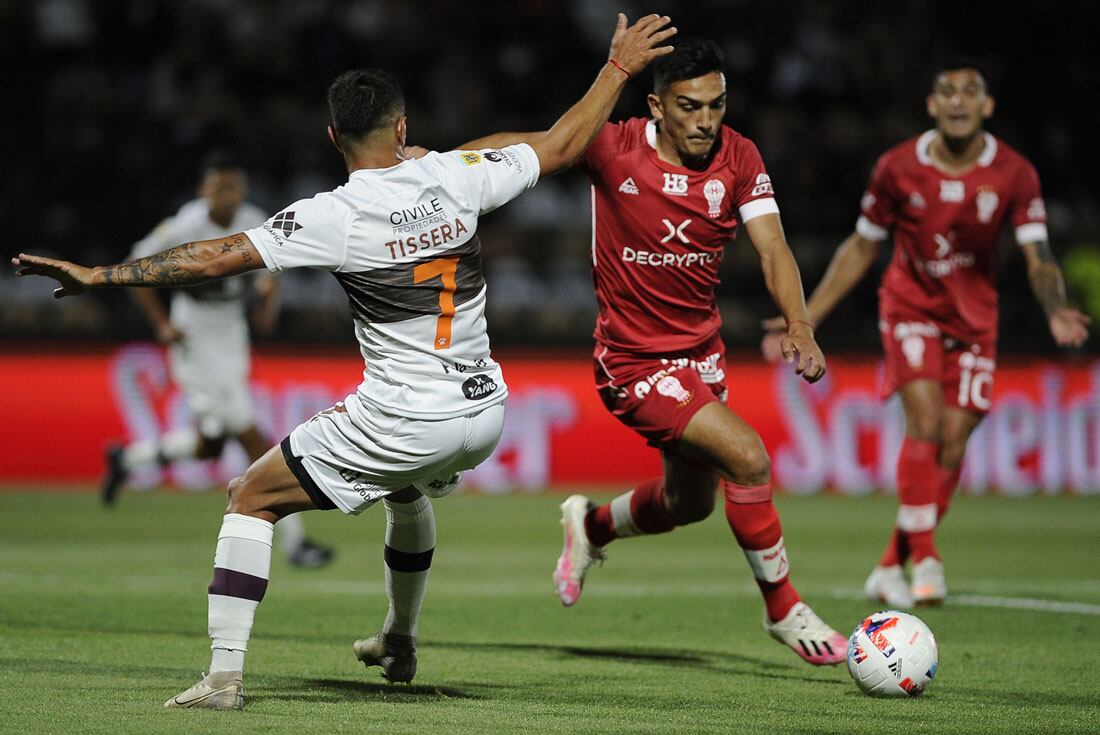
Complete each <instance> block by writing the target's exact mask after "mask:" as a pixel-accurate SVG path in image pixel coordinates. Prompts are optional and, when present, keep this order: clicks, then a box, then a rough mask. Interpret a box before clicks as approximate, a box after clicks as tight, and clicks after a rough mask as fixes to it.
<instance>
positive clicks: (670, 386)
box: [463, 38, 846, 664]
mask: <svg viewBox="0 0 1100 735" xmlns="http://www.w3.org/2000/svg"><path fill="white" fill-rule="evenodd" d="M654 76H655V85H654V92H653V93H652V94H650V95H649V107H650V111H651V113H652V119H648V120H647V119H637V118H636V119H632V120H627V121H625V122H621V123H617V124H606V125H604V127H603V130H602V131H601V132H600V133H599V135H597V137H596V139H595V140H594V141H593V142H592V144H591V145H590V146H589V147H588V149H587V151H586V152H585V153H584V155H583V156H582V157H581V159H580V161H579V162H578V165H579V166H580V168H581V169H582V170H583V171H584V172H585V173H586V174H588V177H589V179H590V180H591V182H592V208H593V222H594V225H593V228H594V232H593V238H592V271H593V278H594V280H595V286H596V300H597V302H598V304H599V316H598V318H597V323H596V335H595V336H596V348H595V355H594V370H595V377H596V385H597V388H598V390H599V394H600V397H601V398H602V399H603V402H604V404H605V405H606V406H607V408H608V410H610V411H611V413H612V414H613V415H614V416H615V417H616V418H618V419H619V420H620V421H622V422H623V423H624V424H626V425H627V426H629V427H630V428H632V429H633V430H635V431H636V432H638V433H639V434H640V435H642V436H643V437H645V438H646V439H647V440H648V442H649V443H650V444H651V445H653V446H654V447H657V448H659V449H660V450H661V452H662V454H663V457H664V474H663V475H662V476H660V477H655V478H653V479H650V480H648V481H646V482H643V483H641V484H640V485H638V486H637V487H636V488H634V489H633V490H631V491H630V492H628V493H626V494H624V495H621V496H619V497H617V498H615V499H614V500H612V501H611V502H610V503H609V504H607V505H604V506H600V507H595V506H594V505H593V504H592V503H591V502H590V501H589V500H588V498H586V497H584V496H581V495H573V496H571V497H569V498H568V499H567V500H566V501H565V502H564V503H562V506H561V507H562V516H563V517H562V525H563V526H564V529H565V547H564V549H563V551H562V554H561V557H560V559H559V560H558V564H557V568H556V569H555V571H554V582H555V586H556V588H557V593H558V596H559V597H560V599H561V601H562V603H564V604H565V605H567V606H569V605H573V604H574V603H575V602H577V600H578V598H579V597H580V594H581V588H582V585H583V583H584V579H585V574H586V572H587V571H588V569H589V567H590V566H591V565H592V563H593V562H594V561H596V560H602V559H603V558H604V551H603V549H604V547H605V546H606V545H607V544H608V543H610V542H611V541H613V540H614V539H618V538H624V537H628V536H639V535H645V534H655V533H665V532H668V531H671V530H673V529H674V528H676V527H677V526H682V525H687V524H689V523H695V522H697V521H701V520H703V519H704V518H706V517H707V516H709V515H710V513H711V512H712V511H713V510H714V504H715V490H716V489H717V488H718V487H719V486H721V487H722V489H723V491H724V496H725V510H726V517H727V519H728V520H729V525H730V527H731V529H732V531H733V533H734V536H735V537H736V539H737V542H738V544H739V545H740V546H741V548H742V550H743V551H744V554H745V557H746V559H747V560H748V563H749V566H750V567H751V569H752V572H753V574H754V576H755V577H756V580H757V582H758V584H759V587H760V589H761V592H762V593H763V596H764V601H765V608H766V610H765V617H764V627H765V629H766V630H767V631H768V632H769V633H770V634H771V635H772V636H773V637H775V638H776V639H778V640H779V641H780V642H782V643H784V644H786V645H788V646H790V647H791V648H792V649H793V650H794V651H795V652H796V653H797V654H798V655H799V656H801V657H802V658H803V659H805V660H806V661H808V662H810V663H812V664H836V663H838V662H840V661H842V660H844V655H845V646H846V640H845V638H844V637H843V636H841V635H839V634H838V633H837V632H836V631H835V630H833V629H832V628H830V627H829V626H828V625H826V624H825V623H824V622H822V620H821V619H820V618H819V617H818V616H817V615H816V614H814V612H813V610H811V609H810V607H809V606H808V605H807V604H806V603H804V602H802V600H801V598H800V597H799V595H798V592H797V591H796V590H795V588H794V586H793V585H792V584H791V582H790V580H789V578H788V572H789V565H788V561H787V554H786V551H785V548H784V544H783V534H782V528H781V526H780V521H779V515H778V513H777V512H776V509H775V505H774V504H773V503H772V483H771V463H770V460H769V458H768V454H767V451H766V450H765V448H764V444H763V442H762V441H761V440H760V437H759V436H758V435H757V433H756V431H755V430H753V428H752V427H751V426H749V425H748V424H747V423H745V422H744V421H743V420H742V419H741V418H740V417H739V416H737V414H735V413H734V412H733V411H731V410H730V409H729V408H728V407H727V406H726V394H727V388H726V374H725V347H724V345H723V344H722V341H721V339H720V337H719V336H718V326H719V323H720V318H719V315H718V310H717V308H716V304H715V297H714V288H715V286H716V285H717V283H718V266H719V263H720V261H721V259H722V254H723V252H724V250H725V247H726V245H728V244H729V243H730V242H731V241H732V240H733V238H734V235H735V234H736V231H737V227H738V225H739V224H743V225H744V226H745V229H746V231H747V232H748V235H749V239H750V240H751V241H752V244H753V247H754V248H755V249H756V250H757V252H758V254H759V256H760V261H761V266H762V269H763V272H764V278H765V281H766V283H767V287H768V289H769V291H770V292H771V294H772V296H773V298H774V299H775V302H776V304H777V305H778V306H779V308H780V310H781V311H782V313H783V314H784V316H785V317H786V319H787V324H788V330H787V333H786V335H785V336H784V338H783V353H784V355H785V356H786V358H787V359H788V361H795V360H797V366H796V371H797V372H798V373H799V374H801V375H802V376H803V377H804V378H805V379H806V380H808V381H810V382H813V381H815V380H817V379H818V378H820V377H821V376H822V375H823V374H824V372H825V362H824V358H823V357H822V354H821V351H820V349H819V348H818V346H817V344H816V343H815V341H814V337H813V331H812V329H811V327H810V324H809V320H808V317H807V315H806V311H805V308H806V307H805V302H804V298H803V293H802V282H801V279H800V276H799V272H798V266H797V265H796V264H795V261H794V257H793V256H792V255H791V252H790V249H789V247H788V246H787V242H786V239H785V238H784V236H783V230H782V226H781V224H780V219H779V207H778V206H777V205H776V202H775V197H774V193H773V190H772V184H771V180H770V179H769V177H768V174H767V171H766V170H765V168H764V164H763V162H762V161H761V158H760V154H759V152H758V151H757V149H756V146H755V145H753V143H752V142H751V141H749V140H748V139H747V138H745V137H743V136H741V135H739V134H738V133H736V132H734V131H733V130H732V129H730V128H728V127H726V126H725V125H723V124H722V117H723V115H724V113H725V106H726V81H725V76H724V74H723V58H722V52H721V50H720V49H719V47H718V46H717V44H715V43H713V42H711V41H705V40H701V39H690V38H680V39H677V41H676V42H675V50H674V51H673V52H672V53H671V54H669V55H667V56H665V57H663V58H661V59H659V60H658V61H657V62H655V64H654ZM539 135H540V134H538V133H534V134H507V135H505V136H493V137H490V138H485V139H481V140H477V141H473V142H471V143H468V144H466V146H463V147H465V148H484V147H486V146H488V147H493V146H499V145H503V144H508V143H514V142H521V141H530V140H534V139H537V138H538V136H539ZM736 389H737V385H736V381H734V390H735V391H736Z"/></svg>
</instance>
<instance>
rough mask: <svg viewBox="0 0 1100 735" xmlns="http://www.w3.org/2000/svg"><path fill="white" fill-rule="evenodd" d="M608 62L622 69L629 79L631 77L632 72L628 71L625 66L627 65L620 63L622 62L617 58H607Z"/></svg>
mask: <svg viewBox="0 0 1100 735" xmlns="http://www.w3.org/2000/svg"><path fill="white" fill-rule="evenodd" d="M607 63H608V64H611V66H613V67H615V68H616V69H618V70H619V71H621V72H622V73H623V74H626V78H627V79H630V77H631V74H630V72H628V71H627V70H626V67H625V66H623V65H622V64H620V63H619V62H618V61H617V60H615V59H614V58H611V59H608V60H607Z"/></svg>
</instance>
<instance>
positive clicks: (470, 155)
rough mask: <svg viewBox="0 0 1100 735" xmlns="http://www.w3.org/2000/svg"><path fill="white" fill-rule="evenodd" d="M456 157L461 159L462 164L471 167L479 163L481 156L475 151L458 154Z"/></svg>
mask: <svg viewBox="0 0 1100 735" xmlns="http://www.w3.org/2000/svg"><path fill="white" fill-rule="evenodd" d="M458 157H459V158H461V159H462V162H463V163H465V164H466V165H467V166H473V165H475V164H478V163H481V154H480V153H477V152H476V151H467V152H466V153H461V154H459V156H458Z"/></svg>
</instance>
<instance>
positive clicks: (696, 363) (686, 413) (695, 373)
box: [593, 334, 727, 451]
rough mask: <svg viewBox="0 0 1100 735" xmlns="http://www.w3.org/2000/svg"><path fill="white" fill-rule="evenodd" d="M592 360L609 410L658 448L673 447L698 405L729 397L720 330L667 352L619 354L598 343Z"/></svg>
mask: <svg viewBox="0 0 1100 735" xmlns="http://www.w3.org/2000/svg"><path fill="white" fill-rule="evenodd" d="M593 361H594V363H595V364H594V368H595V373H596V390H597V391H599V394H600V398H601V399H602V400H603V403H604V405H605V406H607V410H608V411H610V412H611V413H612V414H613V415H614V416H615V418H617V419H618V420H619V421H622V422H623V423H624V424H626V425H627V426H629V427H630V428H631V429H633V430H634V431H636V432H638V433H639V434H641V435H642V436H643V437H645V439H646V442H647V443H649V444H650V445H651V446H654V447H657V448H659V449H663V450H668V451H674V450H675V448H676V443H677V442H678V441H679V440H680V437H681V436H682V435H683V433H684V428H685V427H686V426H687V424H688V421H690V420H691V417H692V416H694V415H695V413H696V412H697V411H698V410H699V409H701V408H702V407H703V406H705V405H707V404H708V403H711V402H712V401H722V402H723V403H725V401H726V396H727V391H726V346H725V345H724V344H722V340H721V338H720V337H719V336H718V335H717V334H716V335H714V337H712V338H711V339H710V340H708V341H707V342H704V343H703V344H702V345H699V346H698V347H696V348H693V349H691V350H687V351H685V352H675V353H671V354H668V355H654V354H641V353H637V352H620V351H617V350H615V349H614V348H612V347H608V346H606V345H602V344H599V343H596V350H595V353H594V354H593Z"/></svg>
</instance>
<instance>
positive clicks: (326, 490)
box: [13, 14, 676, 709]
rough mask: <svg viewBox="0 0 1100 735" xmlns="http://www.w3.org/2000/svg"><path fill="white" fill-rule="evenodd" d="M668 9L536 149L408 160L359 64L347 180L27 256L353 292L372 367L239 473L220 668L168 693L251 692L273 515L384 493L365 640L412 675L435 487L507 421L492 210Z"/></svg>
mask: <svg viewBox="0 0 1100 735" xmlns="http://www.w3.org/2000/svg"><path fill="white" fill-rule="evenodd" d="M667 24H668V18H667V17H662V16H657V15H649V16H646V17H645V18H643V19H641V20H640V21H638V22H637V23H636V24H634V25H633V26H631V27H630V28H627V26H626V17H625V16H623V15H622V14H620V15H619V21H618V26H617V28H616V31H615V35H614V37H613V38H612V41H611V52H610V55H609V58H608V61H607V63H606V64H605V65H604V66H603V67H602V68H601V69H600V72H599V74H598V75H597V77H596V81H595V83H594V84H593V85H592V86H591V87H590V88H589V90H588V92H587V93H586V94H585V95H584V97H582V98H581V100H580V101H579V102H577V103H576V104H575V105H573V107H571V108H570V109H569V110H568V111H567V112H566V113H565V114H564V115H562V117H561V118H560V119H559V120H558V121H557V122H556V123H555V124H554V125H553V126H552V127H551V128H550V129H549V130H548V131H547V132H546V133H545V134H544V135H542V136H540V137H539V139H538V140H535V141H533V142H532V143H531V144H530V145H528V144H520V145H515V146H510V147H507V148H504V149H502V150H484V151H452V152H449V153H430V154H428V155H426V156H424V157H423V158H419V159H407V158H406V157H405V156H404V154H403V149H404V144H405V134H406V119H405V114H404V97H403V94H402V92H401V89H400V87H399V86H398V85H397V83H396V82H395V81H394V80H393V78H392V77H390V76H389V75H388V74H386V73H385V72H382V71H378V70H366V71H354V72H347V73H345V74H343V75H341V76H340V77H339V78H337V80H336V81H335V82H334V83H333V84H332V86H331V87H330V88H329V94H328V98H329V108H330V111H331V114H332V124H331V126H330V127H329V131H328V132H329V137H330V138H331V139H332V142H333V143H334V144H335V145H336V148H337V149H338V150H339V151H340V152H341V154H343V157H344V161H345V163H346V164H347V169H348V172H349V174H350V178H349V180H348V182H347V184H345V185H343V186H341V187H339V188H337V189H336V190H334V191H332V192H326V193H323V194H318V195H317V196H316V197H313V198H312V199H307V200H303V201H300V202H296V203H295V204H293V205H291V206H289V207H287V208H285V209H284V210H282V211H281V212H279V213H278V214H277V215H275V216H274V217H273V218H272V219H270V220H269V221H268V222H267V223H265V224H264V225H263V226H262V227H258V228H255V229H252V230H248V231H246V232H241V233H237V234H234V235H230V236H228V237H224V238H220V239H215V240H206V241H202V242H194V243H188V244H187V245H181V246H179V247H176V248H172V249H171V250H167V251H165V252H163V253H159V254H157V255H154V256H151V257H147V258H141V259H138V260H135V261H131V262H128V263H123V264H119V265H113V266H100V267H96V268H85V267H83V266H79V265H76V264H73V263H69V262H65V261H58V260H52V259H49V258H41V257H37V256H30V255H23V254H20V255H19V256H18V257H17V258H14V259H13V263H14V264H15V265H16V266H20V270H19V271H18V275H21V276H26V275H43V276H49V277H51V278H54V279H55V280H57V281H58V282H59V283H60V284H61V285H60V287H59V288H57V289H56V290H55V291H54V293H55V295H56V296H57V297H58V298H61V297H63V296H68V295H74V294H79V293H83V292H84V291H85V290H86V289H89V288H97V287H104V286H178V285H184V284H192V283H201V282H206V281H209V280H212V279H216V278H223V277H226V276H233V275H238V274H240V273H245V272H247V271H251V270H255V269H257V268H261V267H265V266H266V267H267V268H268V269H270V270H272V271H279V270H282V269H284V268H292V267H312V268H321V269H324V270H328V271H331V272H332V273H333V274H334V275H335V276H336V278H337V279H338V280H339V281H340V283H341V285H343V287H344V289H345V291H346V292H347V295H348V299H349V301H350V302H351V308H352V313H353V315H354V318H355V333H356V337H357V338H358V340H359V344H360V347H361V349H362V352H363V357H364V359H365V361H366V369H365V371H364V373H363V383H362V384H361V385H360V387H359V389H358V390H357V391H356V392H355V393H354V394H352V395H350V396H348V397H347V399H345V401H344V402H343V403H339V404H337V405H336V406H334V407H333V408H331V409H328V410H326V411H323V412H321V413H320V414H318V415H317V416H314V417H313V418H312V419H310V420H309V421H307V422H305V423H304V424H301V425H300V426H298V427H297V428H296V429H294V431H292V432H291V434H290V436H289V437H287V438H286V439H284V440H283V442H282V444H281V445H280V446H279V447H274V448H272V449H271V450H270V451H268V452H267V454H265V455H264V456H263V457H262V458H261V459H259V460H258V461H256V462H254V463H253V464H252V466H251V467H249V469H248V470H247V471H246V472H245V474H244V475H243V476H242V477H239V478H237V479H235V480H233V481H232V482H230V483H229V503H228V507H227V509H226V515H225V517H224V519H223V522H222V528H221V532H220V533H219V535H218V545H217V551H216V552H215V556H214V579H213V581H212V582H211V584H210V588H209V597H208V604H209V630H210V637H211V638H212V640H213V644H212V649H213V655H212V657H211V663H210V669H209V670H210V673H209V674H208V675H207V676H205V677H204V678H203V679H202V680H200V681H199V682H198V683H197V684H195V685H194V686H192V687H191V688H190V689H188V690H186V691H184V692H182V693H180V694H178V695H176V696H175V697H173V698H172V699H170V700H168V701H167V702H166V703H165V706H166V707H206V708H210V709H239V708H241V707H243V706H244V699H243V695H242V692H243V684H242V673H241V672H242V669H243V668H244V654H245V649H246V648H247V644H248V638H249V636H250V634H251V630H252V621H253V616H254V614H255V611H256V607H257V606H258V604H259V602H260V600H261V599H262V597H263V594H264V592H265V591H266V589H267V578H268V571H269V568H270V564H271V539H272V530H273V525H272V524H273V523H274V522H275V521H277V520H279V519H280V518H283V517H285V516H286V515H287V514H289V513H295V512H298V511H304V510H311V509H316V508H339V509H341V510H342V511H344V512H346V513H352V514H354V513H359V512H361V511H362V510H363V509H365V508H367V507H368V506H370V505H372V504H374V503H375V502H377V501H378V500H382V501H383V502H384V505H385V507H386V516H387V529H386V548H385V562H386V583H387V585H386V586H387V594H388V596H389V598H390V609H389V614H388V615H387V617H386V621H385V623H384V625H383V628H382V631H381V632H380V633H379V634H377V635H375V636H374V637H372V638H368V639H365V640H360V641H356V643H355V644H354V650H355V653H356V656H357V657H358V658H359V660H361V661H363V662H364V663H365V664H367V665H379V666H381V667H382V670H383V674H384V676H385V677H386V678H387V679H389V680H391V681H410V680H411V679H412V677H413V674H414V673H415V671H416V653H415V636H416V631H417V619H418V616H419V610H420V603H421V600H422V599H423V594H424V588H425V585H426V582H427V573H428V568H429V566H430V562H431V557H432V551H433V550H434V546H435V522H434V519H433V516H432V510H431V505H430V503H429V502H428V500H427V498H426V497H424V496H425V495H429V496H441V495H446V494H447V493H448V492H450V491H451V490H453V489H454V487H455V484H456V482H457V473H459V472H461V471H462V470H465V469H469V468H472V467H474V466H476V465H477V464H478V463H479V462H481V461H482V460H484V459H485V458H486V457H488V456H489V454H490V453H491V452H492V450H493V448H494V447H495V446H496V443H497V441H498V439H499V438H500V432H501V428H502V421H503V417H504V398H505V396H506V394H507V388H506V387H505V385H504V381H503V378H502V376H501V372H500V368H499V366H498V365H497V364H496V363H495V362H493V359H492V357H491V356H490V353H489V340H488V338H487V337H486V335H485V317H484V305H485V285H484V282H483V279H482V273H481V266H480V259H479V255H478V251H479V246H478V240H477V237H476V233H477V223H478V218H479V216H480V215H481V214H483V213H485V212H488V211H491V210H493V209H495V208H497V207H499V206H501V205H502V204H504V203H505V202H507V201H509V200H510V199H512V198H514V197H516V196H518V195H519V194H520V193H522V192H523V191H524V190H526V189H527V188H529V187H531V186H533V185H534V184H535V182H536V181H538V179H539V177H540V176H548V175H550V174H553V173H556V172H558V171H561V170H563V169H565V168H567V167H568V166H570V165H571V164H572V163H573V162H574V161H575V160H576V159H577V158H578V157H579V156H580V155H581V153H582V152H583V151H584V149H585V148H586V147H587V146H588V144H589V143H590V142H591V140H592V138H593V137H595V135H596V132H597V131H598V130H599V129H600V126H602V125H603V123H604V122H606V121H607V118H608V115H610V113H611V109H612V107H613V106H614V104H615V102H616V100H617V99H618V98H619V94H620V92H621V91H622V88H623V86H624V84H625V83H626V81H627V79H629V78H630V77H631V76H632V75H634V74H636V73H638V72H640V71H641V70H642V69H643V68H645V66H646V65H647V64H648V63H649V62H650V61H651V60H652V59H654V58H656V57H658V56H662V55H664V54H666V53H669V52H671V51H672V47H670V46H661V45H660V44H661V43H663V42H664V41H665V40H666V39H667V38H670V37H671V36H672V35H673V34H675V32H676V29H675V28H666V26H667Z"/></svg>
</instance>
